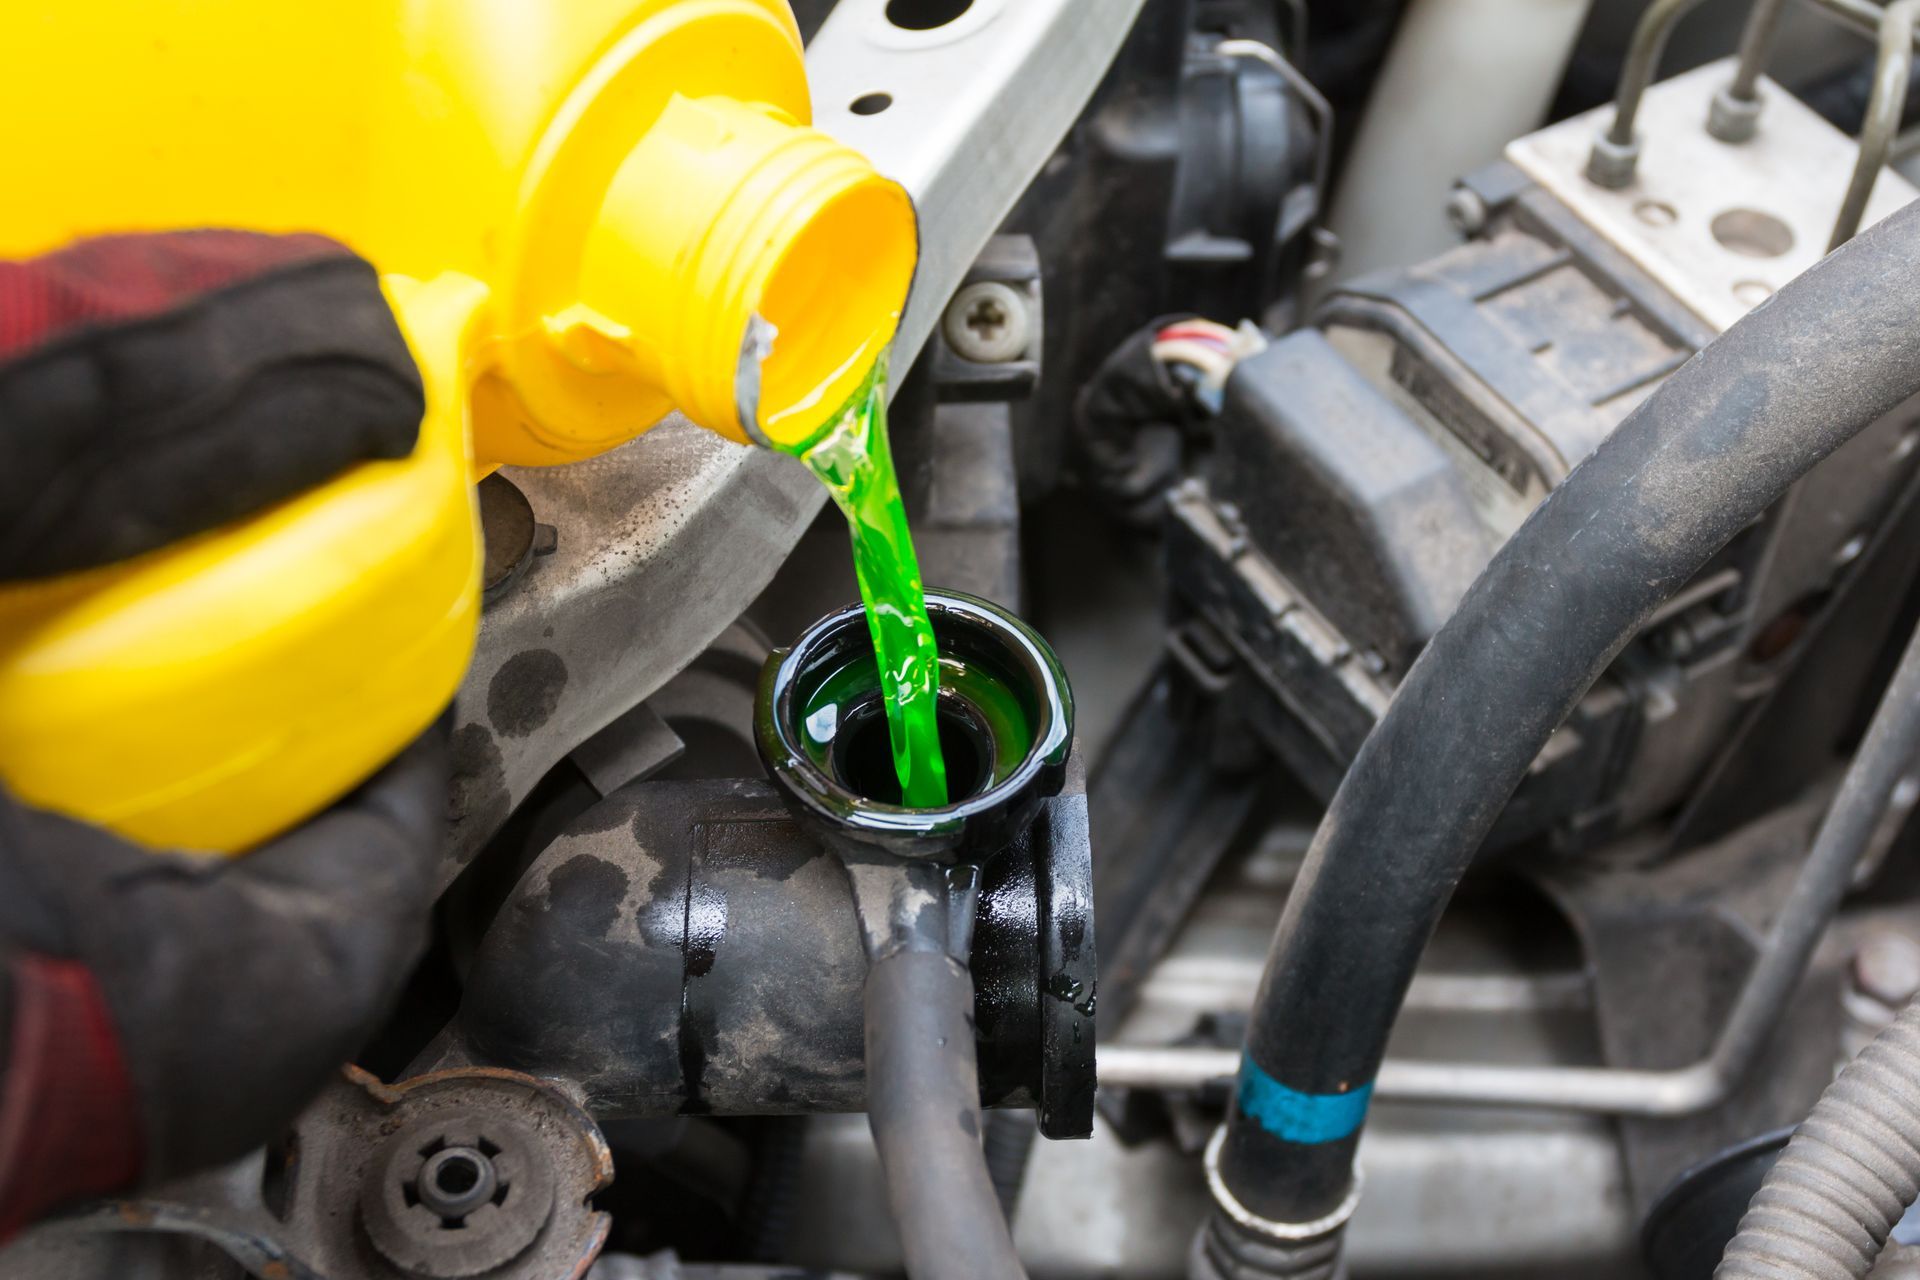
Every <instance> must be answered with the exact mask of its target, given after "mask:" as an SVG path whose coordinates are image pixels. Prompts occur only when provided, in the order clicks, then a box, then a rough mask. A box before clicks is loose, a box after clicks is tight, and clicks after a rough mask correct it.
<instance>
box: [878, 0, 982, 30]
mask: <svg viewBox="0 0 1920 1280" xmlns="http://www.w3.org/2000/svg"><path fill="white" fill-rule="evenodd" d="M971 8H973V0H887V21H888V22H891V23H892V24H893V25H894V26H896V27H899V28H900V29H901V30H903V31H932V30H933V29H934V28H936V27H944V26H946V25H947V24H948V23H949V22H952V21H953V20H954V19H955V18H958V17H959V16H960V15H961V14H963V13H965V12H966V11H967V10H969V9H971Z"/></svg>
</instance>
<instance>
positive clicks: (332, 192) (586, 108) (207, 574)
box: [0, 0, 917, 852]
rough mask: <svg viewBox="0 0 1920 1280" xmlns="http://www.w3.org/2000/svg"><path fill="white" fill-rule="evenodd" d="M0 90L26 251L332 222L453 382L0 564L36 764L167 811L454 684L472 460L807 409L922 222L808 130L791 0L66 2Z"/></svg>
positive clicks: (250, 806)
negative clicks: (317, 470)
mask: <svg viewBox="0 0 1920 1280" xmlns="http://www.w3.org/2000/svg"><path fill="white" fill-rule="evenodd" d="M0 117H3V118H5V119H7V120H9V121H10V122H11V125H12V127H10V128H9V129H8V143H7V148H6V151H7V156H6V163H7V175H8V176H7V186H8V192H7V196H6V198H5V199H4V200H0V255H6V256H26V255H30V254H35V253H39V252H43V251H45V250H48V249H51V248H54V247H56V246H58V245H60V244H62V243H65V242H66V241H68V240H71V239H73V238H75V237H79V236H84V235H89V234H99V233H105V232H113V231H128V230H163V229H170V228H181V227H197V226H232V227H246V228H251V229H256V230H267V231H293V230H311V231H320V232H324V233H326V234H329V235H332V236H334V237H336V238H338V239H340V240H342V241H344V242H346V243H347V244H349V245H351V246H352V247H353V248H355V249H356V250H358V251H359V252H360V253H362V254H363V255H365V256H366V257H367V258H369V259H370V260H371V261H372V262H374V264H375V265H376V266H378V267H379V268H380V269H381V270H382V272H383V273H386V278H387V279H386V282H387V290H388V294H389V297H390V298H391V300H392V301H393V302H394V304H395V308H396V311H397V312H398V314H399V316H400V318H401V323H402V327H403V329H404V330H405V332H406V334H407V337H408V341H409V343H410V345H411V346H412V348H413V351H414V354H415V356H416V358H417V359H418V361H419V363H420V365H421V368H422V371H423V374H424V375H425V377H426V381H427V404H428V410H427V420H426V423H425V424H424V426H423V428H422V432H421V438H420V444H419V447H418V448H417V449H416V451H415V453H414V454H413V455H412V456H411V457H409V458H407V459H404V460H401V461H396V462H379V463H369V464H366V465H364V466H361V467H359V468H357V469H356V470H354V471H353V472H350V473H349V474H348V475H346V476H344V477H342V478H341V479H340V480H338V481H336V482H334V483H333V484H330V485H328V486H325V487H323V488H322V489H319V490H316V491H314V492H312V493H309V494H305V495H302V496H300V497H298V498H295V499H293V500H291V501H289V502H286V503H283V504H281V505H280V506H278V507H276V508H274V509H273V510H271V511H268V512H265V513H262V514H260V515H258V516H256V517H254V518H251V519H248V520H245V521H242V522H239V523H237V524H234V525H231V526H227V527H225V528H222V529H219V530H215V531H213V532H212V533H209V534H206V535H203V536H202V537H200V538H197V539H193V540H191V541H190V542H188V543H185V544H182V545H180V546H176V547H169V548H166V549H163V550H161V551H157V552H154V553H151V554H149V555H146V556H143V557H140V558H138V559H136V560H133V561H130V562H127V563H126V564H123V565H115V566H109V567H107V568H104V569H100V570H95V571H93V572H90V573H86V574H79V575H73V576H70V577H66V578H61V579H58V580H54V581H50V582H44V583H32V584H26V585H18V584H16V585H13V586H8V587H5V588H0V779H3V780H4V781H5V783H6V784H7V785H8V786H9V787H10V788H12V789H13V790H14V791H15V792H16V793H17V794H19V795H20V796H22V797H23V798H25V799H26V800H28V801H30V802H33V803H36V804H40V805H43V806H46V807H49V808H54V809H57V810H60V811H63V812H67V813H70V814H73V815H75V816H79V817H82V818H86V819H88V820H91V821H95V822H99V823H102V824H104V825H107V826H109V827H112V828H114V829H115V830H118V831H120V832H122V833H123V834H126V835H129V836H131V837H133V838H136V839H139V840H143V841H147V842H150V843H154V844H162V845H168V846H176V847H187V848H193V849H201V850H208V851H217V852H237V851H241V850H244V849H246V848H249V847H251V846H252V845H254V844H257V843H258V842H260V841H261V840H262V839H265V838H266V837H268V836H271V835H272V834H274V833H276V832H278V831H281V830H283V829H285V828H286V827H288V826H290V825H292V824H294V823H296V822H297V821H299V820H300V819H302V818H304V817H306V816H308V815H309V814H311V813H313V812H315V811H317V810H318V809H319V808H321V807H323V806H325V805H326V804H328V803H330V802H331V801H332V800H334V799H335V798H337V797H338V796H339V795H341V794H342V793H344V792H345V791H346V790H348V789H350V788H351V787H352V786H353V785H354V784H355V783H357V782H358V781H359V780H360V779H361V778H363V777H365V776H366V774H367V773H369V772H370V771H371V770H372V769H373V768H375V767H377V765H378V764H379V763H380V762H381V761H383V760H385V759H386V758H388V757H389V756H390V755H391V754H392V753H393V752H394V751H395V750H397V749H398V748H399V747H400V746H402V745H404V743H405V742H407V741H408V740H409V739H410V738H411V737H412V736H413V735H415V734H417V733H418V732H420V730H421V729H423V728H424V727H425V726H426V725H427V724H428V723H429V721H430V720H431V719H432V718H433V716H434V715H435V714H436V713H437V712H438V710H439V709H440V708H441V707H442V706H444V705H445V703H446V701H447V699H448V698H449V697H451V695H452V693H453V691H454V689H455V688H456V687H457V685H458V683H459V680H460V677H461V674H462V673H463V671H464V669H465V666H466V663H467V660H468V658H469V656H470V654H471V649H472V644H473V638H474V634H475V627H476V621H477V616H478V567H479V552H480V547H479V540H478V536H477V530H476V527H475V521H474V513H473V505H472V497H471V484H472V480H473V479H474V477H475V476H477V475H479V474H483V473H484V472H485V471H486V470H487V469H490V468H491V467H493V466H496V465H499V464H502V463H514V464H542V463H561V462H568V461H572V460H575V459H579V458H584V457H588V456H591V455H593V454H595V453H598V452H601V451H603V450H605V449H608V448H611V447H613V446H615V445H618V444H620V443H622V442H624V441H626V440H628V439H631V438H632V437H633V436H635V435H637V434H638V433H640V432H641V431H643V430H645V429H646V428H647V427H648V426H650V425H652V424H653V423H654V422H656V421H658V420H659V419H660V418H661V417H662V416H664V415H665V414H666V413H667V412H668V411H669V410H671V409H674V408H678V409H680V410H681V411H683V412H684V413H685V414H686V415H687V416H688V417H690V418H692V419H693V420H694V421H695V422H698V423H700V424H702V425H703V426H706V427H709V428H711V429H713V430H715V431H718V432H720V433H721V434H723V435H726V436H729V437H731V438H733V439H735V440H740V441H747V440H749V439H753V438H759V439H761V440H763V441H768V442H771V443H775V444H785V443H793V442H794V440H793V438H794V436H796V435H801V434H804V433H805V432H806V431H808V430H809V429H810V428H812V427H814V426H817V425H818V423H817V418H820V417H824V416H825V414H826V412H827V411H828V410H830V409H831V408H832V407H833V406H835V405H837V404H838V403H840V402H841V401H842V400H844V399H845V398H846V396H847V395H848V394H850V393H851V391H852V390H853V389H854V387H855V386H856V385H857V383H858V381H859V379H860V377H861V375H862V374H863V373H864V371H865V369H866V367H867V366H868V365H869V364H871V362H872V360H873V358H874V357H875V356H876V355H878V354H879V353H880V351H881V350H882V349H883V348H884V346H885V344H886V343H887V342H889V341H890V340H891V338H892V335H893V329H894V325H895V323H896V320H897V316H898V313H899V309H900V307H901V305H902V303H903V301H904V299H905V295H906V290H907V285H908V283H909V281H910V279H911V276H912V272H913V266H914V262H915V258H916V250H917V246H916V243H915V232H914V220H913V212H912V208H911V205H910V203H909V201H908V199H907V196H906V194H905V193H904V192H903V191H902V190H901V189H900V188H899V187H898V186H897V185H896V184H894V183H892V182H890V181H887V180H886V179H884V178H882V177H880V176H879V175H878V174H876V173H875V172H874V170H873V168H872V166H871V165H870V164H868V162H867V161H866V160H865V159H864V158H863V157H861V156H860V155H859V154H858V153H856V152H854V151H852V150H850V149H848V148H847V147H845V146H843V145H842V144H840V143H838V142H836V141H834V140H833V139H831V138H829V137H827V136H826V135H824V134H821V133H819V132H818V131H816V130H813V129H811V128H809V127H807V121H808V120H809V118H810V106H809V101H808V94H807V85H806V77H805V68H804V65H803V63H802V59H801V47H800V40H799V35H798V32H797V30H796V29H795V26H794V23H793V18H792V15H791V13H790V12H789V11H788V9H787V6H786V4H785V2H784V0H569V2H568V3H564V4H560V3H551V2H550V0H332V2H331V3H325V4H322V3H319V2H318V0H305V2H300V3H288V2H282V3H276V4H260V3H257V0H105V2H102V3H95V4H71V3H59V4H56V3H53V2H52V0H36V2H35V3H34V4H32V5H30V6H29V9H28V11H26V12H19V13H13V14H10V15H9V17H8V21H7V38H6V39H5V40H4V41H0ZM755 317H758V318H759V320H760V321H764V322H765V325H767V326H770V327H771V332H772V333H773V335H774V337H773V343H772V349H771V353H770V354H768V355H767V356H766V358H765V360H764V363H761V364H760V365H759V366H758V372H759V379H758V388H757V394H758V402H757V415H756V412H755V405H754V403H753V400H754V392H753V388H752V385H751V383H752V379H751V378H750V377H749V378H748V379H747V380H746V383H745V384H744V385H743V383H742V381H741V374H742V369H743V350H749V351H750V350H752V349H753V344H752V343H750V342H749V332H750V329H752V330H753V331H755V332H760V327H759V326H758V325H757V324H756V323H755V319H754V318H755ZM745 368H746V370H747V372H748V373H749V374H751V372H752V370H753V361H752V360H751V359H749V360H747V362H746V365H745ZM743 401H745V402H746V403H745V408H746V412H745V413H743V412H742V407H743V404H742V402H743ZM812 405H818V406H819V413H818V415H810V412H808V411H804V410H805V409H806V407H807V406H812Z"/></svg>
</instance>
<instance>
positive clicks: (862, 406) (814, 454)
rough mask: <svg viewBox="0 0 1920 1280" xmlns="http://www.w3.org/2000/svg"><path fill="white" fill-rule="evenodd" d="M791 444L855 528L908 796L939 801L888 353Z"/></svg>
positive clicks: (936, 727) (858, 570) (929, 634)
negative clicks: (821, 423) (892, 428)
mask: <svg viewBox="0 0 1920 1280" xmlns="http://www.w3.org/2000/svg"><path fill="white" fill-rule="evenodd" d="M793 452H794V453H795V454H796V455H797V456H798V457H799V459H800V460H801V461H802V462H804V463H806V465H807V469H808V470H809V471H811V472H813V474H814V475H816V476H818V477H819V478H820V482H821V483H822V484H824V485H826V486H827V492H829V493H831V494H832V495H833V500H834V502H835V503H836V504H837V505H838V506H839V508H840V511H841V513H842V514H843V515H845V516H846V518H847V529H848V532H850V533H851V534H852V535H853V568H854V573H855V575H856V576H857V577H858V578H859V579H860V599H861V600H862V601H864V602H865V604H866V606H867V629H868V631H869V632H870V633H871V634H872V636H873V650H874V656H875V658H876V659H877V660H878V662H879V667H880V689H881V693H882V695H883V697H884V698H885V700H886V709H887V728H888V736H889V737H890V738H891V740H892V745H893V768H894V772H895V773H896V774H898V775H899V778H900V794H901V797H902V802H903V803H904V804H906V805H907V806H908V807H909V808H914V809H932V808H938V807H940V806H942V805H944V804H946V803H947V765H946V760H945V758H944V757H943V756H942V755H941V753H940V723H939V717H938V716H937V714H936V708H937V706H938V705H939V701H940V653H939V649H938V647H937V646H936V644H935V642H934V638H933V626H932V624H931V623H929V622H928V621H927V599H926V590H925V588H924V587H923V586H922V584H921V581H920V562H919V560H918V559H917V558H916V557H915V556H914V553H913V535H912V534H911V533H910V532H908V530H907V512H906V507H905V505H904V504H903V503H902V502H901V500H900V481H899V478H898V476H896V474H895V473H894V469H893V451H892V449H891V448H889V447H888V445H887V362H886V360H885V359H884V358H882V359H881V360H879V361H877V362H876V363H875V364H874V366H873V372H872V373H870V374H868V375H867V378H866V380H865V381H864V382H863V383H861V385H860V389H859V390H857V391H855V392H854V393H853V396H852V398H851V399H849V400H848V401H847V403H846V404H845V405H844V406H843V407H842V408H841V409H840V411H839V412H838V413H836V414H835V415H834V416H833V417H832V418H831V419H829V421H828V423H827V425H826V427H825V428H824V429H823V430H822V432H821V433H819V434H817V435H815V436H814V437H813V438H812V439H811V440H809V441H808V442H807V443H806V444H804V445H801V446H799V447H797V448H796V449H794V450H793Z"/></svg>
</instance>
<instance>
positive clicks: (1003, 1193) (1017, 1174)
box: [981, 1111, 1040, 1223]
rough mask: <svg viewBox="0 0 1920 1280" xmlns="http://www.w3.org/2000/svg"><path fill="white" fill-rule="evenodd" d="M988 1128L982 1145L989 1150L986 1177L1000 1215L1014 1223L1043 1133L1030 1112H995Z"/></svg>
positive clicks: (987, 1124) (987, 1152) (988, 1117)
mask: <svg viewBox="0 0 1920 1280" xmlns="http://www.w3.org/2000/svg"><path fill="white" fill-rule="evenodd" d="M986 1126H987V1128H986V1134H985V1136H984V1137H983V1138H982V1139H981V1145H982V1146H983V1147H985V1148H986V1160H987V1177H988V1178H989V1179H991V1180H992V1182H993V1194H994V1195H995V1197H997V1198H998V1199H999V1201H1000V1214H1001V1216H1002V1217H1004V1218H1005V1219H1006V1220H1007V1221H1008V1222H1009V1223H1011V1222H1012V1221H1013V1214H1014V1210H1016V1209H1018V1208H1019V1207H1020V1192H1021V1191H1022V1190H1024V1189H1025V1187H1026V1185H1027V1163H1028V1162H1029V1161H1030V1160H1031V1159H1032V1158H1033V1140H1034V1139H1035V1138H1037V1137H1038V1136H1039V1135H1040V1130H1039V1127H1038V1126H1037V1125H1036V1124H1035V1123H1034V1119H1033V1114H1032V1113H1031V1112H1028V1111H995V1112H993V1113H992V1114H991V1115H989V1116H987V1118H986Z"/></svg>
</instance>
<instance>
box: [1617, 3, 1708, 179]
mask: <svg viewBox="0 0 1920 1280" xmlns="http://www.w3.org/2000/svg"><path fill="white" fill-rule="evenodd" d="M1699 2H1700V0H1654V2H1653V3H1652V4H1651V5H1649V6H1647V11H1646V12H1645V13H1643V14H1641V15H1640V23H1639V25H1638V26H1636V27H1634V29H1633V43H1632V44H1631V45H1629V46H1628V47H1627V60H1626V63H1625V64H1624V65H1623V66H1622V67H1621V68H1620V87H1619V89H1618V90H1616V91H1615V93H1614V95H1613V123H1612V124H1610V125H1608V126H1607V141H1608V142H1611V143H1613V144H1614V145H1615V146H1619V147H1624V146H1630V145H1631V144H1632V143H1633V121H1634V117H1635V116H1637V115H1639V114H1640V99H1641V98H1642V97H1643V96H1644V95H1645V94H1646V92H1647V86H1648V85H1650V84H1652V83H1653V73H1654V72H1655V71H1656V70H1658V69H1659V65H1660V55H1661V53H1662V52H1664V51H1665V49H1666V47H1667V37H1668V36H1669V35H1671V34H1672V33H1673V24H1674V23H1676V22H1678V21H1679V20H1680V17H1681V15H1682V14H1684V13H1686V12H1687V10H1689V9H1691V8H1693V7H1694V6H1695V5H1696V4H1698V3H1699Z"/></svg>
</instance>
